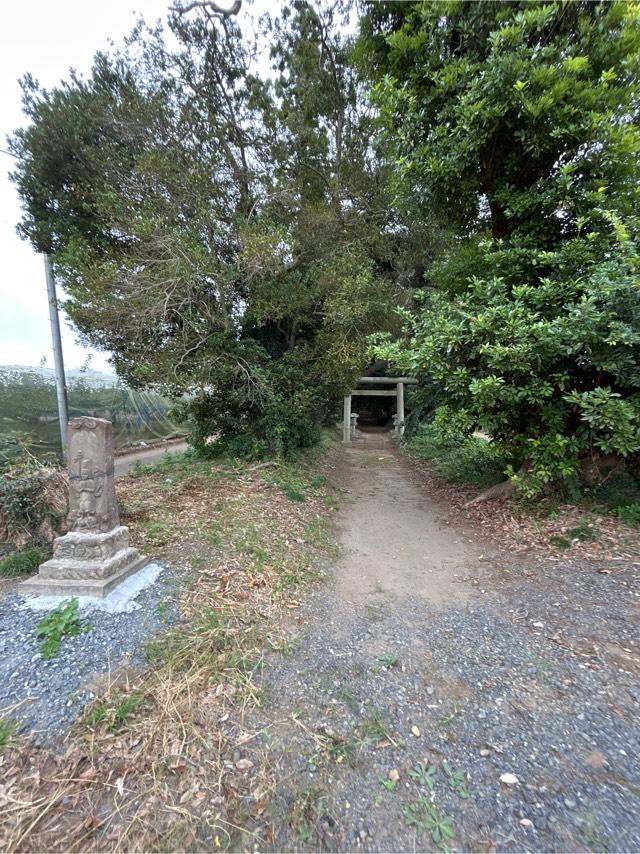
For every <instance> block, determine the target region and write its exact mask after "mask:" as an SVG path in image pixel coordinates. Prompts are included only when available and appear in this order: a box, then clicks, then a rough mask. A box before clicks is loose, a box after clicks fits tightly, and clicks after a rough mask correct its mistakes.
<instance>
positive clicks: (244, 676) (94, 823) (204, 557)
mask: <svg viewBox="0 0 640 854" xmlns="http://www.w3.org/2000/svg"><path fill="white" fill-rule="evenodd" d="M228 469H229V464H228V463H227V464H226V469H225V467H224V466H223V465H215V464H212V463H208V462H206V463H205V462H198V461H195V460H189V459H187V460H186V461H178V462H176V463H175V464H174V465H171V464H168V463H163V464H162V465H160V466H157V467H156V468H155V469H152V470H151V471H149V472H147V473H143V474H140V475H136V476H130V477H127V478H123V479H121V480H120V481H119V488H118V492H119V498H120V501H121V505H122V508H123V514H122V515H123V521H124V523H125V524H128V525H129V526H130V528H131V531H132V537H133V540H134V542H135V544H136V545H137V546H138V548H140V549H141V550H145V551H146V552H147V553H149V554H152V555H154V556H157V555H162V556H164V558H165V559H166V560H169V561H171V563H172V564H173V565H174V566H175V567H177V568H178V569H179V570H180V571H181V572H182V580H183V582H184V584H183V585H182V586H181V592H180V613H181V619H180V621H179V623H178V624H177V625H176V626H174V627H173V628H172V629H170V630H169V631H168V632H167V633H166V634H165V635H163V636H161V637H158V638H156V639H155V640H153V641H152V642H151V643H150V645H149V650H148V657H149V662H150V665H149V667H148V669H147V670H146V671H145V672H143V673H127V674H126V678H125V679H124V680H123V679H119V680H118V679H116V678H115V675H114V680H113V684H112V685H110V686H109V687H108V688H107V690H106V692H105V694H104V696H103V697H101V698H100V699H99V700H96V701H95V702H94V703H93V704H92V705H91V706H90V707H89V708H88V709H87V710H85V715H84V718H83V720H82V721H80V722H78V724H77V725H76V727H75V729H74V730H73V732H72V733H71V734H70V736H69V738H68V739H67V742H66V749H65V750H64V752H59V751H55V750H50V749H44V748H39V747H37V746H35V745H34V744H33V742H32V741H31V740H30V739H29V738H28V737H24V736H22V737H19V738H17V739H14V740H13V741H12V742H10V743H9V745H8V746H7V747H5V748H4V750H3V751H2V752H1V753H0V814H1V815H2V820H1V823H0V848H2V850H5V851H44V850H46V851H105V850H107V851H113V852H119V851H165V850H186V849H189V850H205V849H206V850H211V849H214V850H216V849H225V848H229V847H231V848H238V847H246V846H248V845H249V844H250V843H251V838H250V837H249V836H248V833H249V831H248V830H247V827H248V825H250V824H251V822H252V818H255V817H259V816H260V815H261V814H262V812H263V811H264V810H265V808H266V805H267V802H268V796H269V792H270V791H271V789H272V787H273V785H274V781H273V780H272V779H270V777H269V772H268V770H267V769H265V768H264V767H262V765H261V763H260V761H259V759H257V758H256V757H255V755H254V759H253V760H252V759H250V758H249V756H250V755H252V753H251V750H252V747H253V745H254V744H255V743H256V735H257V733H255V732H252V731H251V730H249V729H247V726H246V720H247V711H248V710H249V709H251V708H253V707H254V706H255V705H256V704H257V703H259V701H260V672H261V668H262V663H263V656H264V654H265V651H266V650H270V649H279V648H284V647H285V646H286V644H285V636H284V631H283V629H282V627H281V623H282V617H283V615H284V614H286V613H287V612H288V609H289V608H295V607H296V606H297V602H296V600H295V599H294V598H293V597H294V593H295V588H296V586H297V585H300V584H303V583H305V582H307V581H309V580H310V579H313V578H316V577H318V570H317V566H318V564H319V562H320V560H321V553H322V550H323V549H324V548H326V547H328V541H327V540H326V537H325V538H324V539H323V537H322V536H319V531H321V530H322V526H323V525H324V524H325V521H324V520H325V519H326V514H327V507H326V501H325V500H324V498H325V496H324V493H323V489H322V487H321V486H320V485H318V478H317V477H315V478H314V472H313V471H312V470H311V469H310V468H309V467H308V466H302V468H300V467H298V468H296V469H283V470H282V471H281V470H280V469H278V470H277V472H276V473H274V470H272V469H268V470H267V469H264V470H260V471H247V470H246V469H243V468H242V467H240V468H238V469H235V468H234V469H233V470H232V473H231V474H229V472H228ZM292 478H293V479H294V480H295V483H296V488H298V489H303V490H304V492H305V500H304V501H299V500H298V501H292V500H290V499H289V498H287V497H286V496H285V494H284V492H283V491H282V489H281V488H280V486H282V487H283V489H285V491H286V488H287V483H286V481H287V479H289V480H291V479H292ZM279 483H280V486H279V485H278V484H279Z"/></svg>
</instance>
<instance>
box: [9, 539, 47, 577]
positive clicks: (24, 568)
mask: <svg viewBox="0 0 640 854" xmlns="http://www.w3.org/2000/svg"><path fill="white" fill-rule="evenodd" d="M50 557H51V550H50V549H45V548H36V547H30V548H26V549H20V550H19V551H16V552H12V553H11V554H10V555H7V557H3V558H2V559H1V560H0V578H14V577H16V576H18V575H28V574H30V573H33V572H37V570H38V567H39V566H40V564H41V563H44V562H45V560H48V559H49V558H50Z"/></svg>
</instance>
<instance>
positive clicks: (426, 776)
mask: <svg viewBox="0 0 640 854" xmlns="http://www.w3.org/2000/svg"><path fill="white" fill-rule="evenodd" d="M437 770H438V768H437V766H436V765H423V764H422V762H418V764H417V765H414V766H413V768H410V769H409V776H410V777H411V779H412V780H414V781H415V782H416V783H417V784H418V785H419V786H426V787H427V789H429V791H431V792H433V787H434V785H435V781H436V771H437Z"/></svg>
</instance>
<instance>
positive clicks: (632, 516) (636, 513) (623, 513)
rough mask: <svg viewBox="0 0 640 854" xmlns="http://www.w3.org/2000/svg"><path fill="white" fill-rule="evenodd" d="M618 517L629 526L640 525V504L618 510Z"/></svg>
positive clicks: (627, 505) (625, 506) (624, 506)
mask: <svg viewBox="0 0 640 854" xmlns="http://www.w3.org/2000/svg"><path fill="white" fill-rule="evenodd" d="M615 512H616V516H617V517H618V519H622V521H623V522H626V523H627V525H640V502H636V503H635V504H625V505H623V506H622V507H618V508H616V511H615Z"/></svg>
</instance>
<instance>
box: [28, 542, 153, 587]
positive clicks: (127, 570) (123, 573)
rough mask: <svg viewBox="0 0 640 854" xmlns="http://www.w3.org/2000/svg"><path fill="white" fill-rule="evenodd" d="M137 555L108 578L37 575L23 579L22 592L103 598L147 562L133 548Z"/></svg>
mask: <svg viewBox="0 0 640 854" xmlns="http://www.w3.org/2000/svg"><path fill="white" fill-rule="evenodd" d="M132 552H134V555H135V557H134V558H133V559H132V560H131V561H129V562H128V563H127V564H125V566H122V567H121V568H120V569H119V570H118V571H117V572H114V573H113V575H110V576H108V578H44V577H43V576H42V575H36V576H34V578H29V579H27V581H23V582H22V584H21V585H20V592H21V593H27V594H28V593H33V594H35V595H37V596H62V597H63V598H65V599H68V598H69V597H70V596H89V597H91V598H93V599H103V598H104V597H105V596H108V595H109V593H111V591H112V590H113V589H114V588H115V587H117V586H118V584H121V583H122V582H123V581H124V580H125V579H126V578H129V576H130V575H133V573H134V572H137V571H138V570H139V569H142V567H143V566H144V565H145V564H146V563H147V558H146V557H145V556H144V555H140V554H138V552H137V551H135V550H133V549H132Z"/></svg>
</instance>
